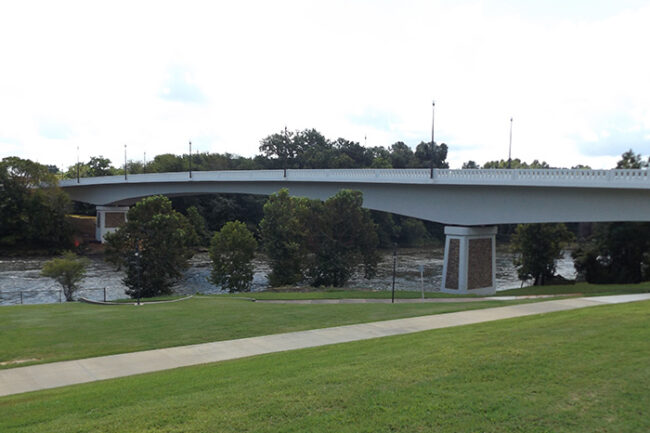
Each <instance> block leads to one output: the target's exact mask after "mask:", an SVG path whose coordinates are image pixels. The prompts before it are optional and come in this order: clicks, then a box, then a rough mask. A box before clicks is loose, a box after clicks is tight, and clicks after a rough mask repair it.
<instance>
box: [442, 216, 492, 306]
mask: <svg viewBox="0 0 650 433" xmlns="http://www.w3.org/2000/svg"><path fill="white" fill-rule="evenodd" d="M496 234H497V227H496V226H489V227H459V226H447V227H445V235H446V236H447V239H446V240H445V263H444V266H443V268H442V287H441V289H440V290H441V291H442V292H445V293H456V294H480V295H492V294H494V293H495V292H496Z"/></svg>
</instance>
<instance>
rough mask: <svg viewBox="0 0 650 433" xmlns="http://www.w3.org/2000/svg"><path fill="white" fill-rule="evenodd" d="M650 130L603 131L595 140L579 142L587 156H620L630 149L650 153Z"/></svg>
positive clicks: (581, 149)
mask: <svg viewBox="0 0 650 433" xmlns="http://www.w3.org/2000/svg"><path fill="white" fill-rule="evenodd" d="M649 134H650V131H648V130H643V129H637V130H628V131H609V132H603V133H601V135H600V136H598V137H597V138H596V139H595V140H593V141H589V142H584V141H583V142H580V143H578V149H579V151H580V152H581V153H582V154H584V155H586V156H620V155H621V154H622V153H623V152H626V151H627V150H629V149H632V150H634V152H635V153H641V154H643V155H648V154H650V135H649Z"/></svg>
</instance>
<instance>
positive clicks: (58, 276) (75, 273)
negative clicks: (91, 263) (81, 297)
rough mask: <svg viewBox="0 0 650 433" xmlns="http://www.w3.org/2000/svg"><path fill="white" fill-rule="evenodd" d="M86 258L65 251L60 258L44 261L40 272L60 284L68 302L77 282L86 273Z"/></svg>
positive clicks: (76, 287)
mask: <svg viewBox="0 0 650 433" xmlns="http://www.w3.org/2000/svg"><path fill="white" fill-rule="evenodd" d="M86 266H88V259H86V258H80V257H78V256H77V255H76V254H74V253H72V252H70V251H67V252H65V253H64V254H63V256H62V257H60V258H55V259H52V260H50V261H48V262H45V264H44V265H43V270H42V271H41V274H42V275H43V276H44V277H49V278H53V279H55V280H56V281H57V283H59V284H61V287H62V288H63V294H64V295H65V300H66V301H68V302H70V301H72V300H73V299H72V297H73V295H74V293H75V292H76V291H77V290H78V289H79V282H80V281H81V280H83V278H84V276H85V274H86Z"/></svg>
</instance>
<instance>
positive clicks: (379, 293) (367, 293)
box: [218, 288, 476, 300]
mask: <svg viewBox="0 0 650 433" xmlns="http://www.w3.org/2000/svg"><path fill="white" fill-rule="evenodd" d="M218 296H222V297H231V298H254V299H283V300H295V299H391V297H392V294H391V292H390V291H388V290H345V289H338V288H330V289H325V290H323V289H322V288H318V289H311V290H310V289H309V288H301V289H286V290H266V291H263V292H252V293H234V294H225V295H218ZM424 296H425V297H426V298H472V297H476V296H475V295H454V294H449V293H441V292H425V293H424ZM421 297H422V293H421V292H418V291H410V290H396V291H395V299H419V298H421Z"/></svg>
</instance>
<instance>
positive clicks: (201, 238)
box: [187, 206, 210, 246]
mask: <svg viewBox="0 0 650 433" xmlns="http://www.w3.org/2000/svg"><path fill="white" fill-rule="evenodd" d="M187 219H188V221H189V222H190V224H191V225H192V227H194V231H195V232H196V237H197V242H198V244H197V245H201V246H207V245H209V243H210V233H209V232H208V228H207V225H206V222H205V218H203V216H202V215H201V214H200V213H199V210H198V209H197V207H196V206H190V207H188V208H187Z"/></svg>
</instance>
